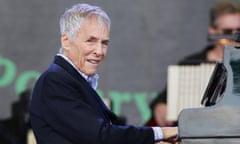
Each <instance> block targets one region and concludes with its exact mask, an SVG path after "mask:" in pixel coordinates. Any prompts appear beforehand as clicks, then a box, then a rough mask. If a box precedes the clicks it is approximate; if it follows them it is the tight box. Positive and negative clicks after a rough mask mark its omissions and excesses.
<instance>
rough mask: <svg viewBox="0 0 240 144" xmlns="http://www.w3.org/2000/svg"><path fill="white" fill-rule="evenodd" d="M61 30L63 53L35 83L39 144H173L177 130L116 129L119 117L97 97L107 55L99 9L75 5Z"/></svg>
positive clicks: (106, 27)
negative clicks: (101, 72) (99, 78)
mask: <svg viewBox="0 0 240 144" xmlns="http://www.w3.org/2000/svg"><path fill="white" fill-rule="evenodd" d="M60 29H61V44H62V48H61V49H60V53H59V54H57V55H56V56H55V59H54V61H53V63H52V64H51V65H50V67H49V68H48V69H47V70H46V71H45V72H44V73H43V74H42V75H41V77H40V78H39V79H38V81H37V82H36V85H35V88H34V90H33V95H32V100H31V104H30V119H31V125H32V128H33V131H34V134H35V136H36V140H37V143H38V144H80V143H82V144H135V143H136V144H153V143H157V142H159V141H161V140H169V141H168V142H175V139H176V135H177V128H175V127H174V128H169V127H165V128H160V127H134V126H118V125H116V124H115V121H116V120H117V117H116V116H115V114H113V113H112V112H111V111H110V110H109V109H108V108H107V107H106V106H105V105H104V103H103V102H102V100H101V99H100V97H99V96H98V94H97V93H96V91H95V89H96V87H97V80H98V75H97V68H98V66H99V65H100V64H101V62H102V61H103V59H104V58H105V56H106V54H107V49H108V42H109V32H110V19H109V17H108V16H107V14H106V13H105V12H104V11H103V10H102V9H101V8H99V7H96V6H91V5H88V4H76V5H74V6H73V7H72V8H70V9H68V10H67V11H66V12H65V13H64V14H63V15H62V17H61V19H60ZM168 142H166V143H168ZM159 143H164V142H159Z"/></svg>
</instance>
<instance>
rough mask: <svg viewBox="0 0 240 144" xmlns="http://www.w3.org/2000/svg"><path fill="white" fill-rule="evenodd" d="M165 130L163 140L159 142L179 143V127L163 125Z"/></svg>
mask: <svg viewBox="0 0 240 144" xmlns="http://www.w3.org/2000/svg"><path fill="white" fill-rule="evenodd" d="M161 129H162V132H163V141H161V142H158V143H157V144H177V143H178V142H177V134H178V128H177V127H161Z"/></svg>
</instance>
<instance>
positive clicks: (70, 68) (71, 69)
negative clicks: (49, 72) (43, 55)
mask: <svg viewBox="0 0 240 144" xmlns="http://www.w3.org/2000/svg"><path fill="white" fill-rule="evenodd" d="M54 63H55V64H57V65H59V66H61V67H62V68H63V69H65V70H66V71H67V72H68V73H70V74H71V75H73V76H74V77H76V78H80V79H81V80H83V81H86V79H85V78H84V77H83V76H81V75H80V74H79V72H78V71H77V70H76V69H75V68H74V67H73V66H72V65H71V64H70V63H68V62H67V61H66V60H65V59H64V58H62V57H61V56H58V55H56V56H55V57H54ZM86 82H87V81H86Z"/></svg>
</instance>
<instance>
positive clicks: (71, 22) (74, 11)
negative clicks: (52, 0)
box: [60, 4, 111, 40]
mask: <svg viewBox="0 0 240 144" xmlns="http://www.w3.org/2000/svg"><path fill="white" fill-rule="evenodd" d="M92 15H94V16H96V17H97V18H98V20H100V21H102V22H104V23H105V24H106V25H107V27H108V29H109V30H110V26H111V20H110V18H109V17H108V15H107V14H106V12H105V11H104V10H102V9H101V8H100V7H97V6H92V5H89V4H76V5H73V6H72V7H71V8H70V9H67V10H66V11H65V13H64V14H63V15H62V16H61V18H60V31H61V35H63V34H66V35H67V36H68V38H69V39H70V40H73V39H74V38H75V37H76V35H77V33H78V32H79V30H80V27H81V23H82V22H83V20H84V19H85V18H87V17H88V16H92Z"/></svg>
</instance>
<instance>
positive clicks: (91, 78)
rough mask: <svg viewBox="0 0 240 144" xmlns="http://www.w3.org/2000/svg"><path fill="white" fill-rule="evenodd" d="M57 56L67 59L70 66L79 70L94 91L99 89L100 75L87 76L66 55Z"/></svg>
mask: <svg viewBox="0 0 240 144" xmlns="http://www.w3.org/2000/svg"><path fill="white" fill-rule="evenodd" d="M57 56H61V57H62V58H63V59H65V60H66V61H67V62H68V63H69V64H71V65H72V66H73V67H74V69H76V70H77V72H78V73H79V74H80V75H81V76H82V77H83V78H84V79H85V80H86V81H87V82H88V83H89V84H90V85H91V87H92V88H93V89H95V90H96V89H97V86H98V79H99V75H98V74H95V75H93V76H87V75H86V74H84V73H83V72H81V71H80V70H79V69H78V68H77V67H76V66H75V65H74V64H73V62H72V61H71V60H70V59H69V58H68V57H66V56H65V55H63V54H60V53H59V54H57Z"/></svg>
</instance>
